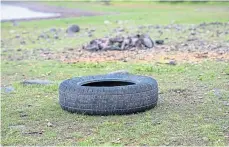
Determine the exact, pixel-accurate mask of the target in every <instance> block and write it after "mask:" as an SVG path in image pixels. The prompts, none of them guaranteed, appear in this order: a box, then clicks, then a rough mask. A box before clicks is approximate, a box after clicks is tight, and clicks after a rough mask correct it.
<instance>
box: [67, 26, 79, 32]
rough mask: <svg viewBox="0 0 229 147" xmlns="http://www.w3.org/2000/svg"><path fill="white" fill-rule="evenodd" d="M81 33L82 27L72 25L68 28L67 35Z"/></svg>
mask: <svg viewBox="0 0 229 147" xmlns="http://www.w3.org/2000/svg"><path fill="white" fill-rule="evenodd" d="M79 31H80V27H79V26H78V25H75V24H74V25H71V26H69V27H68V28H67V30H66V32H67V33H76V32H79Z"/></svg>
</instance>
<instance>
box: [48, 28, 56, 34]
mask: <svg viewBox="0 0 229 147" xmlns="http://www.w3.org/2000/svg"><path fill="white" fill-rule="evenodd" d="M49 31H50V32H53V33H55V32H57V29H56V28H51V29H50V30H49Z"/></svg>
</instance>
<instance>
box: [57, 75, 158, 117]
mask: <svg viewBox="0 0 229 147" xmlns="http://www.w3.org/2000/svg"><path fill="white" fill-rule="evenodd" d="M112 84H113V85H112ZM104 85H105V86H104ZM157 100H158V84H157V82H156V80H155V79H153V78H151V77H146V76H137V75H132V74H108V75H97V76H86V77H77V78H72V79H68V80H65V81H63V82H62V83H61V84H60V86H59V103H60V105H61V107H62V109H64V110H67V111H69V112H77V113H84V114H90V115H110V114H130V113H136V112H141V111H145V110H147V109H150V108H153V107H155V106H156V105H157Z"/></svg>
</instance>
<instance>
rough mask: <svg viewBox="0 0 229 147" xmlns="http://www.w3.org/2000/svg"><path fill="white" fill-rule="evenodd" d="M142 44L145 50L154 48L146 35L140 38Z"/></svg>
mask: <svg viewBox="0 0 229 147" xmlns="http://www.w3.org/2000/svg"><path fill="white" fill-rule="evenodd" d="M142 44H143V45H145V47H147V48H152V47H153V46H154V44H153V41H152V39H151V38H150V37H149V36H148V35H144V37H143V38H142Z"/></svg>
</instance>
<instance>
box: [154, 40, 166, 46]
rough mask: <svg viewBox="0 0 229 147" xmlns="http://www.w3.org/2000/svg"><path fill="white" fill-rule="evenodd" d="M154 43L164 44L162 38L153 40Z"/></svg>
mask: <svg viewBox="0 0 229 147" xmlns="http://www.w3.org/2000/svg"><path fill="white" fill-rule="evenodd" d="M155 43H156V44H158V45H162V44H164V40H155Z"/></svg>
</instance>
